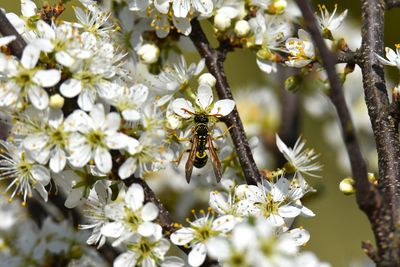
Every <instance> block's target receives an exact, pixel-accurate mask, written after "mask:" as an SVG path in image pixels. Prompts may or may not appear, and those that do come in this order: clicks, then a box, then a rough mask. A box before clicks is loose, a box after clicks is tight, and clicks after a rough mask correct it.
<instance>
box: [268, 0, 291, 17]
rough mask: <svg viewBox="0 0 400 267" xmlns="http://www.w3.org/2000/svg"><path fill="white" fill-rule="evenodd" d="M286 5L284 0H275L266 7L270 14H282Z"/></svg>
mask: <svg viewBox="0 0 400 267" xmlns="http://www.w3.org/2000/svg"><path fill="white" fill-rule="evenodd" d="M286 6H287V2H286V0H275V1H273V2H272V3H271V4H270V5H269V6H268V8H267V12H268V13H270V14H282V13H283V12H284V11H285V9H286Z"/></svg>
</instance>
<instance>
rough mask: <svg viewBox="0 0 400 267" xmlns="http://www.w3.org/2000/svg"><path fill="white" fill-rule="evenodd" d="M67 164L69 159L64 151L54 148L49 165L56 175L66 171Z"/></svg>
mask: <svg viewBox="0 0 400 267" xmlns="http://www.w3.org/2000/svg"><path fill="white" fill-rule="evenodd" d="M66 162H67V157H66V155H65V152H64V150H63V149H61V148H60V147H59V146H57V147H56V148H54V150H53V151H52V155H51V158H50V163H49V166H50V169H51V170H52V171H53V172H55V173H59V172H60V171H62V170H63V169H64V167H65V164H66Z"/></svg>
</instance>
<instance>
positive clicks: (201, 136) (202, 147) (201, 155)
mask: <svg viewBox="0 0 400 267" xmlns="http://www.w3.org/2000/svg"><path fill="white" fill-rule="evenodd" d="M195 134H196V135H197V138H198V145H197V151H196V157H195V159H194V162H193V166H195V167H196V168H202V167H204V165H206V163H207V159H208V155H207V153H206V149H207V147H206V144H207V137H208V127H207V125H205V124H199V125H198V127H197V128H196V132H195Z"/></svg>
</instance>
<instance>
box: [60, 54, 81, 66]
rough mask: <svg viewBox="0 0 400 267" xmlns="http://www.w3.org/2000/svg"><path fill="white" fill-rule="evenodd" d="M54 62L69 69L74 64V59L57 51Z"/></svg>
mask: <svg viewBox="0 0 400 267" xmlns="http://www.w3.org/2000/svg"><path fill="white" fill-rule="evenodd" d="M56 60H57V62H58V63H60V64H61V65H63V66H66V67H71V66H72V65H73V64H74V63H75V61H76V60H75V59H74V58H73V57H72V56H71V55H70V54H68V53H67V52H65V51H59V52H57V53H56Z"/></svg>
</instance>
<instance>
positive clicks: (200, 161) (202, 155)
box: [193, 150, 208, 169]
mask: <svg viewBox="0 0 400 267" xmlns="http://www.w3.org/2000/svg"><path fill="white" fill-rule="evenodd" d="M207 159H208V156H207V153H206V151H204V150H203V151H197V152H196V158H195V159H194V162H193V166H195V167H196V168H198V169H200V168H203V167H204V166H205V165H206V163H207Z"/></svg>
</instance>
